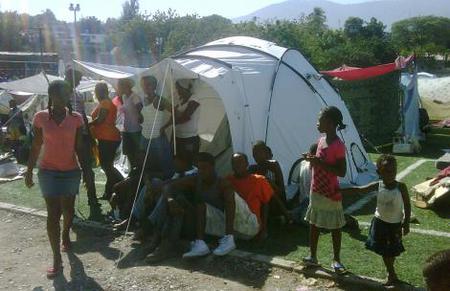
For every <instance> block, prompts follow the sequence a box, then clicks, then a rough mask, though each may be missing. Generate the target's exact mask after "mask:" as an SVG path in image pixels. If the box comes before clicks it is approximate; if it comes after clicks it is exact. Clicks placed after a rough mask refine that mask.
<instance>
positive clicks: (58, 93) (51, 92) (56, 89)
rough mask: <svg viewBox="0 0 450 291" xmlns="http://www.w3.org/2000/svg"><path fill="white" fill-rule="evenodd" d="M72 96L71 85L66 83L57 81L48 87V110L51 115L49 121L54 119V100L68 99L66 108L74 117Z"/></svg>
mask: <svg viewBox="0 0 450 291" xmlns="http://www.w3.org/2000/svg"><path fill="white" fill-rule="evenodd" d="M70 94H71V90H70V85H69V83H67V82H66V81H62V80H55V81H53V82H51V83H50V84H49V85H48V104H47V109H48V113H49V117H48V118H49V119H52V118H53V102H52V98H55V97H56V98H62V97H66V98H67V104H66V107H67V109H68V110H69V114H70V115H72V112H73V109H72V105H71V104H70V100H69V96H70Z"/></svg>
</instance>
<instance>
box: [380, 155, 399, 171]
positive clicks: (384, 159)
mask: <svg viewBox="0 0 450 291" xmlns="http://www.w3.org/2000/svg"><path fill="white" fill-rule="evenodd" d="M391 163H393V164H394V165H397V160H396V159H395V157H394V156H393V155H389V154H382V155H381V156H379V157H378V159H377V168H378V169H379V168H381V167H382V166H384V165H387V164H391Z"/></svg>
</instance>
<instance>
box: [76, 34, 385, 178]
mask: <svg viewBox="0 0 450 291" xmlns="http://www.w3.org/2000/svg"><path fill="white" fill-rule="evenodd" d="M76 63H78V64H79V65H80V66H83V70H84V71H83V72H86V71H89V72H90V74H93V75H95V79H106V78H111V77H113V76H114V77H118V78H120V77H119V76H126V74H130V72H129V71H126V70H124V71H121V70H120V67H117V66H115V69H116V71H115V72H114V74H115V75H114V74H112V73H111V72H110V71H102V70H101V69H99V68H100V67H104V65H98V64H97V65H96V66H95V67H89V65H88V64H87V63H81V62H76ZM149 74H151V75H154V76H155V77H156V78H157V79H158V80H159V84H158V86H160V87H161V88H163V89H162V91H163V95H164V96H166V97H168V98H171V97H172V96H173V95H174V94H176V92H175V91H176V90H175V88H174V82H175V81H176V80H178V79H194V80H195V81H194V87H193V91H194V94H196V95H197V96H199V97H200V98H201V99H200V103H201V106H200V110H201V113H200V120H199V134H200V136H201V137H202V139H203V140H209V141H210V142H211V143H210V144H209V145H208V146H207V147H206V149H207V150H208V151H210V152H212V153H213V154H215V155H216V157H217V159H218V160H221V159H222V161H226V162H227V163H228V164H229V160H228V158H229V154H230V153H231V152H232V151H240V152H244V153H246V154H247V155H248V156H249V158H251V157H252V145H253V144H254V143H255V141H257V140H263V141H265V142H266V143H267V145H268V146H270V147H271V149H272V152H273V154H274V157H275V158H276V159H277V160H278V161H279V162H280V164H281V167H282V170H283V173H284V175H285V179H286V181H287V175H288V173H289V170H290V168H291V166H292V164H293V163H294V162H295V161H296V160H297V159H298V158H299V157H300V156H301V153H303V152H306V151H308V149H309V147H310V145H311V144H312V143H315V142H317V140H318V137H319V133H318V131H317V129H316V122H317V118H318V114H319V112H320V110H321V109H322V108H324V107H325V106H327V105H334V106H337V107H338V108H340V110H341V111H342V114H343V116H344V123H346V124H347V129H345V130H343V131H341V132H340V133H339V136H340V138H341V139H342V140H343V141H344V143H345V145H346V148H347V168H348V170H347V175H346V179H345V180H346V181H349V182H352V183H356V184H362V183H367V182H368V181H371V180H373V179H374V178H375V177H376V175H375V168H374V166H373V164H372V163H371V162H370V160H369V157H368V155H367V153H366V151H365V150H364V148H363V145H362V143H361V140H360V138H359V134H358V131H357V129H356V128H355V125H354V123H353V120H352V118H351V116H350V113H349V112H348V109H347V107H346V106H345V104H344V102H343V101H342V99H341V98H340V96H339V94H338V93H337V92H336V91H335V90H334V89H333V88H332V87H331V85H330V84H329V83H328V82H327V81H326V80H325V79H322V78H320V75H319V73H318V72H317V70H316V69H315V68H314V67H313V66H312V65H311V64H310V63H309V62H308V61H307V60H306V59H305V58H304V57H303V56H302V54H301V53H300V52H299V51H297V50H294V49H287V48H283V47H280V46H277V45H276V44H275V43H272V42H268V41H264V40H260V39H256V38H251V37H230V38H224V39H220V40H217V41H214V42H211V43H208V44H206V45H203V46H201V47H198V48H195V49H192V50H190V51H188V52H185V53H182V54H180V55H176V56H173V57H172V58H167V59H165V60H163V61H161V62H160V63H158V64H156V65H154V66H152V67H151V68H150V69H148V70H142V71H140V72H139V75H140V76H142V75H149ZM101 76H103V78H102V77H101ZM130 76H131V75H128V76H126V77H130ZM140 76H139V77H140ZM161 88H159V90H161ZM227 133H228V134H227ZM219 137H220V139H221V140H219ZM227 143H228V144H227ZM203 148H205V147H203ZM226 155H228V156H226Z"/></svg>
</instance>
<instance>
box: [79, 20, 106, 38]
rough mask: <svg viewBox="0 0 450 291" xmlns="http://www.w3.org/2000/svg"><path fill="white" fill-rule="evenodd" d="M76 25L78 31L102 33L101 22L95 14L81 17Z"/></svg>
mask: <svg viewBox="0 0 450 291" xmlns="http://www.w3.org/2000/svg"><path fill="white" fill-rule="evenodd" d="M78 25H79V30H80V33H93V34H95V33H104V27H103V23H102V22H101V21H100V20H99V19H98V18H96V17H95V16H89V17H84V18H81V19H80V21H79V22H78Z"/></svg>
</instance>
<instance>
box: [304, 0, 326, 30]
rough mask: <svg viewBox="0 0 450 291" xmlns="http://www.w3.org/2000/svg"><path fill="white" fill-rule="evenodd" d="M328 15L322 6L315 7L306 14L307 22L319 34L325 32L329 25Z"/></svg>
mask: <svg viewBox="0 0 450 291" xmlns="http://www.w3.org/2000/svg"><path fill="white" fill-rule="evenodd" d="M326 22H327V16H326V15H325V11H324V10H323V9H322V8H320V7H315V8H314V9H313V12H312V13H311V14H309V15H308V16H306V23H307V24H308V26H309V27H310V28H311V29H312V30H313V31H314V32H315V33H316V34H317V33H319V34H320V33H322V32H324V31H325V30H326V29H327V28H328V27H327V25H326Z"/></svg>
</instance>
